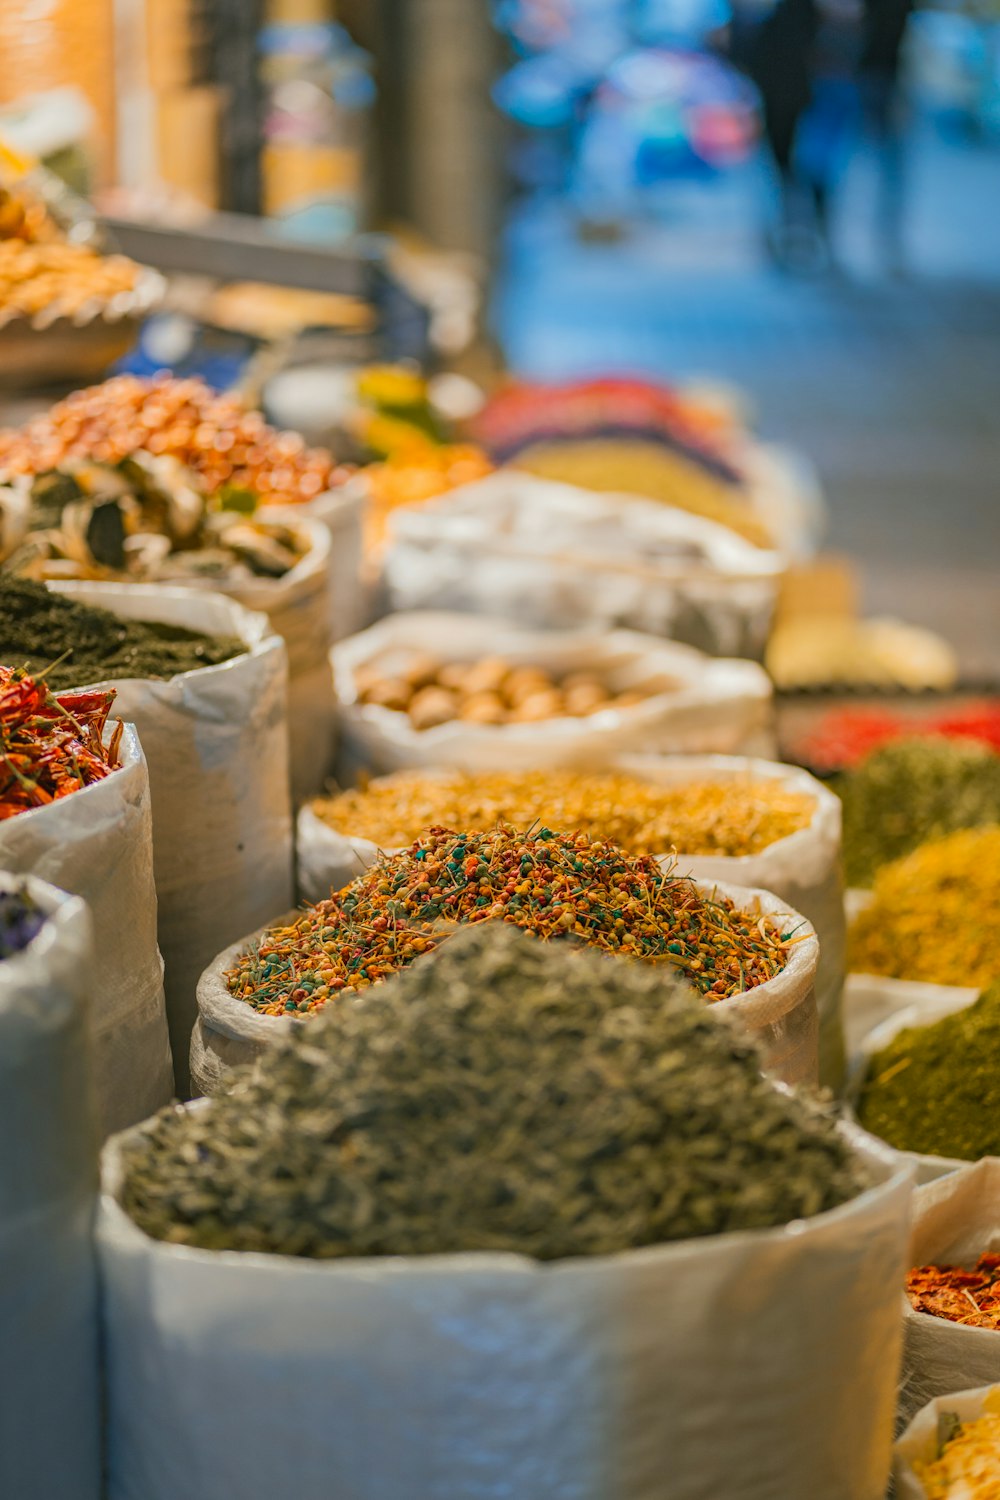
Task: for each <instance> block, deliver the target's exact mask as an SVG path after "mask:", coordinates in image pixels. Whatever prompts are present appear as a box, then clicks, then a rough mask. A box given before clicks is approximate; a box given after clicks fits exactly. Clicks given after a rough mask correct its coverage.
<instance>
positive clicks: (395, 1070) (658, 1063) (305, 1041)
mask: <svg viewBox="0 0 1000 1500" xmlns="http://www.w3.org/2000/svg"><path fill="white" fill-rule="evenodd" d="M293 1032H294V1034H293V1035H292V1036H289V1037H281V1038H279V1040H278V1042H277V1045H276V1046H275V1047H274V1048H269V1049H268V1051H267V1054H266V1055H265V1056H264V1057H263V1058H262V1059H261V1060H260V1062H259V1063H258V1064H257V1066H256V1067H255V1068H253V1069H248V1070H246V1072H245V1074H244V1076H243V1077H242V1078H241V1079H240V1080H239V1081H238V1082H237V1083H236V1085H235V1087H234V1089H233V1091H232V1092H231V1093H228V1094H224V1095H219V1096H217V1097H215V1098H213V1099H210V1100H209V1101H208V1102H207V1103H206V1104H205V1105H204V1106H203V1107H200V1108H199V1109H197V1110H194V1111H191V1110H179V1109H167V1110H163V1111H161V1113H160V1114H159V1115H158V1116H157V1117H156V1119H155V1120H154V1121H153V1122H152V1124H151V1125H150V1126H149V1127H148V1128H147V1129H146V1130H145V1131H144V1132H143V1133H142V1135H141V1136H138V1137H136V1138H134V1140H133V1143H132V1144H131V1145H128V1146H126V1148H125V1151H124V1161H123V1166H124V1188H123V1194H122V1201H123V1205H124V1207H125V1209H126V1211H127V1212H128V1213H129V1214H131V1215H132V1217H133V1219H134V1220H135V1221H136V1223H138V1224H139V1226H140V1227H141V1228H142V1229H144V1230H145V1231H146V1233H148V1234H150V1235H153V1236H154V1237H156V1238H157V1239H162V1240H168V1241H171V1242H172V1243H175V1244H185V1245H197V1246H202V1247H204V1248H206V1249H210V1250H223V1249H230V1250H263V1251H271V1252H274V1253H278V1254H285V1255H304V1256H315V1257H320V1258H332V1257H336V1256H345V1255H359V1256H361V1255H363V1256H371V1255H431V1254H447V1253H449V1252H454V1251H465V1250H495V1251H511V1252H514V1253H520V1254H524V1255H531V1256H535V1257H537V1258H539V1259H542V1260H553V1259H557V1258H560V1257H564V1256H570V1255H573V1256H575V1255H611V1254H614V1253H616V1252H618V1251H621V1250H629V1249H633V1248H636V1247H638V1246H641V1245H654V1244H658V1243H662V1242H663V1241H666V1240H681V1239H688V1238H691V1237H693V1236H704V1235H712V1234H721V1233H726V1232H728V1231H731V1230H740V1229H768V1228H772V1227H774V1226H777V1225H783V1224H786V1223H788V1222H790V1221H791V1220H795V1219H800V1218H806V1217H810V1216H811V1215H814V1214H818V1213H821V1212H823V1211H824V1210H826V1209H830V1208H834V1207H836V1206H837V1205H839V1204H841V1203H843V1202H845V1201H847V1200H848V1199H850V1198H853V1197H854V1196H856V1195H857V1194H858V1193H860V1192H862V1191H863V1190H864V1189H865V1188H867V1187H868V1186H869V1181H868V1178H867V1174H866V1172H865V1170H864V1168H863V1166H862V1165H861V1164H860V1163H859V1162H858V1161H857V1160H856V1158H855V1157H854V1156H853V1154H852V1153H851V1151H850V1149H849V1147H848V1145H847V1143H846V1141H845V1139H844V1137H843V1136H842V1135H841V1134H840V1133H839V1131H838V1129H837V1127H836V1125H835V1123H834V1120H833V1118H832V1115H831V1114H830V1113H829V1112H828V1111H827V1110H826V1109H825V1108H824V1107H823V1106H821V1105H820V1104H818V1103H814V1102H812V1101H810V1100H808V1099H806V1098H802V1097H799V1096H796V1095H793V1094H790V1093H787V1092H782V1091H779V1090H778V1089H776V1088H775V1087H774V1086H773V1085H772V1084H771V1083H769V1082H768V1081H767V1080H766V1079H765V1078H764V1077H763V1076H762V1074H761V1072H760V1056H759V1054H758V1052H757V1050H756V1048H755V1047H754V1046H753V1044H752V1043H751V1042H750V1041H749V1040H748V1039H747V1038H746V1037H745V1035H744V1034H743V1033H742V1032H741V1031H740V1030H739V1029H737V1027H735V1026H731V1025H729V1024H726V1023H722V1022H720V1021H719V1020H717V1019H713V1018H712V1017H710V1016H708V1015H707V1014H706V1012H705V1010H704V1008H703V1007H702V1006H700V1005H698V1004H696V1003H694V999H693V996H692V994H691V993H690V991H689V990H688V989H687V987H686V986H685V985H684V984H682V983H681V982H680V981H679V979H678V978H676V977H675V976H673V975H664V974H662V973H657V972H656V971H654V970H651V969H650V968H649V967H647V966H646V965H645V964H636V963H613V964H611V963H607V962H606V961H605V960H603V959H602V958H600V957H599V956H598V955H597V954H595V953H593V952H591V951H586V950H579V949H571V950H569V951H567V950H566V949H565V948H560V949H558V950H557V949H555V948H553V947H552V946H551V945H547V944H544V943H540V942H537V941H536V940H535V939H534V938H532V937H530V936H528V935H527V934H526V933H523V932H518V931H517V930H516V929H514V928H512V927H509V926H508V925H506V924H505V923H502V922H490V923H487V924H486V925H484V926H482V927H476V928H472V929H469V928H467V929H465V930H464V931H463V932H461V933H460V934H458V935H457V936H456V937H455V938H454V939H453V940H452V941H451V942H449V943H447V944H446V945H445V946H444V947H442V948H440V949H438V951H437V952H435V953H433V954H431V956H430V957H429V958H425V959H421V960H420V961H419V962H418V963H415V964H413V965H412V967H411V968H409V969H407V970H406V971H405V972H404V973H402V974H399V975H397V976H396V977H395V978H394V979H392V980H391V981H390V982H389V983H388V984H384V985H379V986H378V987H377V988H376V989H375V990H373V991H371V993H370V994H367V995H366V996H365V998H364V1000H363V1001H362V1002H351V1001H345V1002H344V1003H343V1004H341V1005H337V1006H331V1007H330V1009H329V1010H328V1011H327V1012H326V1013H325V1014H324V1015H322V1016H319V1017H318V1018H317V1019H316V1021H315V1022H314V1024H313V1025H311V1026H309V1027H308V1028H307V1027H296V1028H293Z"/></svg>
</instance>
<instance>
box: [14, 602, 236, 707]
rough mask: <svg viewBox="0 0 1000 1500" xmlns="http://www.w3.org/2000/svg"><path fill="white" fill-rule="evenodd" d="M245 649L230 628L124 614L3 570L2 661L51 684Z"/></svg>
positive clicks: (192, 663)
mask: <svg viewBox="0 0 1000 1500" xmlns="http://www.w3.org/2000/svg"><path fill="white" fill-rule="evenodd" d="M246 649H247V648H246V646H245V645H244V643H243V642H242V641H241V640H238V639H237V638H236V637H235V636H211V635H201V634H199V633H198V632H197V631H195V630H184V629H183V628H182V627H181V626H179V625H160V624H154V623H147V622H146V621H143V620H126V619H122V618H120V617H119V616H118V615H116V614H112V612H111V610H109V609H97V608H95V607H94V606H93V605H90V604H81V603H78V602H77V600H75V599H71V598H70V597H69V596H68V595H65V594H54V593H52V592H51V591H50V590H49V589H47V588H46V587H45V585H44V584H43V583H33V582H32V581H31V580H30V579H27V578H5V577H0V661H2V662H4V663H6V665H7V666H12V667H25V668H26V669H27V670H28V671H29V672H31V673H32V674H33V675H35V676H39V677H44V678H45V681H46V682H47V683H48V685H49V687H50V688H52V689H53V690H54V691H55V692H63V691H65V689H67V688H74V687H82V686H83V685H84V684H85V683H91V682H107V681H114V680H117V679H119V678H122V677H158V678H170V677H176V676H177V675H178V673H180V672H192V671H194V670H195V669H196V668H197V667H214V666H218V665H219V663H220V662H224V661H230V660H231V659H232V658H233V657H234V656H241V655H242V654H243V653H244V652H245V651H246ZM60 658H65V660H60ZM57 661H58V662H59V665H58V666H53V665H52V664H53V662H57Z"/></svg>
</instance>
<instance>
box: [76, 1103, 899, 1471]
mask: <svg viewBox="0 0 1000 1500" xmlns="http://www.w3.org/2000/svg"><path fill="white" fill-rule="evenodd" d="M195 1107H196V1108H197V1107H198V1106H195ZM848 1134H849V1138H850V1139H851V1141H852V1144H855V1146H856V1149H857V1151H858V1153H859V1154H860V1155H862V1156H863V1157H864V1159H865V1160H866V1161H867V1162H868V1163H869V1164H870V1166H871V1169H872V1172H873V1175H874V1176H875V1178H876V1185H875V1186H873V1187H872V1188H871V1189H869V1190H868V1191H867V1192H865V1193H864V1194H862V1195H861V1196H860V1197H858V1198H857V1199H855V1200H854V1201H853V1202H851V1203H849V1204H846V1205H844V1206H842V1207H841V1208H838V1209H835V1210H833V1211H832V1212H830V1213H826V1214H822V1215H819V1216H818V1217H816V1218H814V1219H809V1220H800V1221H798V1222H796V1223H794V1224H791V1225H789V1226H787V1228H780V1229H773V1230H763V1231H753V1232H744V1233H737V1234H729V1235H720V1236H717V1237H712V1238H705V1239H696V1240H688V1241H681V1242H679V1243H677V1244H673V1245H665V1246H659V1247H655V1248H651V1249H645V1250H638V1251H632V1252H627V1253H625V1254H621V1255H615V1256H609V1257H600V1258H598V1257H594V1258H592V1259H575V1260H567V1261H562V1262H556V1263H549V1264H539V1263H538V1262H537V1261H533V1260H530V1259H527V1258H525V1257H522V1256H519V1255H503V1254H490V1253H481V1254H461V1255H441V1256H426V1257H420V1258H409V1257H406V1256H386V1257H384V1258H381V1259H377V1260H375V1259H366V1260H360V1259H359V1260H344V1261H339V1262H337V1261H325V1262H319V1261H308V1260H300V1259H295V1258H293V1257H290V1256H289V1257H285V1256H277V1255H262V1254H247V1253H235V1252H228V1253H223V1254H213V1253H211V1252H206V1251H201V1250H192V1249H190V1248H187V1247H181V1246H176V1245H167V1244H164V1243H162V1242H159V1241H154V1240H151V1239H149V1238H148V1237H147V1236H146V1235H144V1234H143V1233H142V1232H141V1231H140V1230H139V1229H138V1228H137V1227H136V1226H135V1225H134V1224H133V1223H132V1222H131V1221H130V1220H129V1219H127V1218H126V1216H125V1214H124V1213H123V1212H122V1210H121V1209H120V1207H119V1206H118V1204H117V1202H116V1201H115V1199H114V1195H115V1193H116V1191H117V1189H118V1185H119V1157H118V1151H117V1149H116V1144H115V1143H112V1145H111V1146H110V1147H109V1149H108V1151H107V1153H106V1156H105V1178H104V1182H105V1196H104V1198H103V1200H102V1208H101V1217H100V1225H99V1231H98V1245H99V1253H100V1257H101V1263H102V1270H103V1278H104V1288H105V1317H106V1336H107V1349H108V1377H109V1435H110V1445H109V1466H110V1486H109V1500H139V1497H140V1496H141V1497H142V1500H175V1497H176V1495H177V1494H178V1493H182V1492H183V1493H187V1494H196V1495H197V1496H198V1500H232V1497H233V1496H235V1495H239V1497H240V1500H274V1497H275V1496H278V1495H289V1496H291V1495H294V1496H295V1500H330V1496H332V1495H338V1496H350V1497H351V1500H415V1497H416V1496H418V1495H419V1496H420V1500H459V1497H461V1500H487V1497H495V1496H498V1495H512V1496H513V1495H517V1496H523V1497H526V1500H527V1497H531V1500H543V1497H544V1500H549V1497H557V1496H559V1497H563V1496H565V1497H567V1500H568V1497H572V1500H610V1497H614V1500H663V1497H664V1496H665V1495H667V1494H669V1496H670V1500H707V1497H712V1500H717V1497H720V1500H721V1497H722V1496H725V1500H806V1497H808V1500H881V1497H882V1496H883V1494H884V1491H885V1484H886V1480H887V1477H888V1470H889V1463H890V1454H891V1440H892V1417H893V1409H894V1405H895V1383H896V1375H897V1370H898V1354H899V1344H900V1320H899V1281H900V1277H901V1275H902V1270H903V1257H904V1251H905V1246H906V1233H907V1221H908V1209H909V1197H910V1186H909V1181H908V1177H907V1172H906V1169H905V1168H903V1167H900V1166H899V1164H898V1163H895V1162H894V1161H893V1160H892V1159H891V1158H889V1157H888V1156H887V1155H886V1154H884V1153H882V1152H881V1151H880V1150H879V1148H878V1147H876V1146H875V1145H874V1144H872V1145H869V1144H868V1143H867V1142H868V1138H867V1137H863V1136H862V1135H861V1133H860V1132H858V1133H856V1134H851V1133H850V1132H849V1131H848ZM206 1391H210V1392H211V1393H212V1396H211V1400H209V1401H206V1400H205V1396H204V1393H205V1392H206Z"/></svg>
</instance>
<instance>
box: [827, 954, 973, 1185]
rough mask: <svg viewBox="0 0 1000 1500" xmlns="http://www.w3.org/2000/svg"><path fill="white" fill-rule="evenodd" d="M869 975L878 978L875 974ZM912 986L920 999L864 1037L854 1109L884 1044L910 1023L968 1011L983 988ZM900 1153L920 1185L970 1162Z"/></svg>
mask: <svg viewBox="0 0 1000 1500" xmlns="http://www.w3.org/2000/svg"><path fill="white" fill-rule="evenodd" d="M865 977H866V978H871V979H874V978H875V976H874V975H867V976H865ZM896 982H897V983H901V982H902V981H898V980H897V981H896ZM910 989H911V990H918V991H919V992H920V994H919V995H918V998H917V999H916V1000H914V1001H912V1002H911V1003H910V1004H909V1005H906V1006H904V1007H903V1008H902V1009H901V1010H897V1011H895V1012H894V1013H893V1014H892V1015H890V1016H889V1017H888V1018H887V1019H886V1020H884V1021H882V1022H880V1024H879V1025H878V1026H875V1027H873V1028H872V1030H871V1031H870V1032H869V1033H868V1035H867V1036H866V1037H864V1039H863V1040H862V1042H861V1045H860V1047H859V1049H858V1052H857V1055H856V1056H855V1058H854V1059H853V1060H852V1065H851V1079H850V1084H849V1088H848V1095H847V1097H848V1102H849V1104H850V1106H851V1109H852V1110H854V1109H856V1108H857V1104H858V1100H859V1098H860V1095H861V1090H862V1088H863V1086H864V1081H865V1077H866V1076H867V1073H868V1065H869V1063H870V1061H871V1059H872V1058H873V1057H874V1056H875V1054H876V1053H878V1052H881V1051H882V1049H883V1047H888V1045H889V1043H890V1042H891V1041H893V1040H894V1039H895V1038H896V1037H897V1036H898V1035H899V1033H900V1032H901V1031H905V1030H906V1028H907V1027H908V1026H929V1025H931V1024H932V1023H933V1022H934V1021H940V1020H941V1019H942V1018H943V1017H944V1016H953V1015H954V1014H955V1012H956V1011H959V1010H964V1009H965V1008H966V1006H968V1005H971V1004H972V1003H973V1001H974V1000H976V999H978V997H979V993H980V992H979V990H962V989H954V988H951V987H949V986H948V985H936V984H920V985H917V984H912V983H911V984H910ZM886 1144H888V1142H887V1143H886ZM891 1149H892V1148H891ZM898 1154H899V1155H900V1156H902V1157H904V1158H905V1159H906V1160H907V1161H910V1162H912V1163H913V1167H914V1173H915V1177H914V1180H915V1182H916V1184H917V1186H918V1187H922V1186H923V1184H924V1183H925V1182H934V1181H935V1179H936V1178H938V1177H943V1176H944V1175H945V1173H946V1172H954V1171H957V1169H958V1168H959V1167H964V1166H967V1165H968V1163H967V1162H964V1161H961V1160H960V1159H959V1158H958V1157H955V1156H930V1155H928V1154H927V1153H925V1152H920V1151H900V1152H899V1153H898Z"/></svg>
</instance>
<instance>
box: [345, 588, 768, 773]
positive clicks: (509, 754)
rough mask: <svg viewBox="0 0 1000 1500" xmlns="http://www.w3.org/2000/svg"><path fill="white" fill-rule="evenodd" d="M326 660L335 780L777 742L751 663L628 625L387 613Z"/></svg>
mask: <svg viewBox="0 0 1000 1500" xmlns="http://www.w3.org/2000/svg"><path fill="white" fill-rule="evenodd" d="M331 660H332V662H333V673H334V686H335V691H336V697H337V704H338V710H339V716H340V734H341V745H340V768H341V771H342V779H343V780H345V781H351V780H353V779H354V778H355V776H356V775H357V774H358V773H359V772H366V773H370V774H373V775H379V774H382V773H384V772H388V771H399V770H405V769H407V768H409V767H415V766H435V765H436V766H456V767H459V768H460V769H462V770H465V771H491V770H492V771H500V770H502V771H513V770H524V771H537V770H546V769H548V768H549V767H556V766H561V767H573V768H579V767H594V766H597V767H600V766H602V765H604V763H605V762H606V761H607V759H608V757H609V756H610V755H615V754H621V753H623V752H625V751H631V752H633V753H637V752H641V751H647V752H650V753H654V752H660V753H663V752H670V753H671V754H676V753H678V752H681V751H687V752H713V751H714V752H718V753H720V754H730V753H750V754H753V753H758V754H763V755H767V754H770V753H771V752H772V750H773V748H774V736H773V725H772V715H773V708H772V693H771V684H770V682H769V681H768V679H767V677H766V675H765V674H764V672H763V671H762V670H761V669H760V668H759V667H757V666H755V665H754V664H753V663H752V662H746V661H717V660H711V659H709V658H707V657H705V656H704V655H702V653H701V652H699V651H694V650H692V649H691V648H690V647H687V646H678V645H676V644H674V643H673V642H669V641H660V640H656V639H655V638H653V637H651V636H645V635H639V634H636V633H635V632H634V631H626V630H614V631H610V632H607V633H601V632H598V631H559V632H549V631H539V630H526V629H523V628H522V627H519V626H517V625H512V624H510V623H508V622H505V621H502V620H492V619H482V618H478V617H474V616H468V615H455V614H445V613H437V612H433V613H432V612H426V613H416V614H405V615H392V616H390V617H389V618H387V619H385V620H381V621H379V623H378V624H377V625H373V626H372V627H371V628H370V629H368V630H365V631H362V633H361V634H360V635H356V636H352V637H351V638H350V639H349V640H346V641H342V642H341V643H340V645H338V646H336V647H335V648H334V650H333V652H332V653H331ZM444 682H447V683H449V684H451V685H450V686H443V685H442V683H444Z"/></svg>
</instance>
